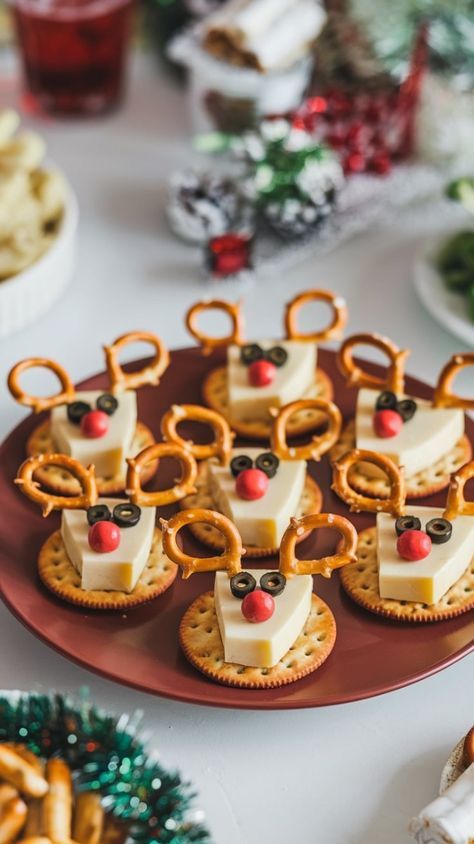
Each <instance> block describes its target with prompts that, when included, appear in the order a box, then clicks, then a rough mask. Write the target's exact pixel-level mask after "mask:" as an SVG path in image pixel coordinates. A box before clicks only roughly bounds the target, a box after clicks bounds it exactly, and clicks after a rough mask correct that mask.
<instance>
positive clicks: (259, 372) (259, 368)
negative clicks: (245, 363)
mask: <svg viewBox="0 0 474 844" xmlns="http://www.w3.org/2000/svg"><path fill="white" fill-rule="evenodd" d="M248 374H249V384H251V386H252V387H268V385H269V384H271V383H272V382H273V381H274V379H275V375H276V366H275V364H274V363H272V362H271V361H269V360H254V362H253V363H251V364H250V366H249V370H248Z"/></svg>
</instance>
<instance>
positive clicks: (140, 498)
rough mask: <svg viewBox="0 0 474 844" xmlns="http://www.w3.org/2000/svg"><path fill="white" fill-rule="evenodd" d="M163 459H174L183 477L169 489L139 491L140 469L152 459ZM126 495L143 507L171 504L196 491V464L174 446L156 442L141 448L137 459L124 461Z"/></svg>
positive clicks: (185, 453)
mask: <svg viewBox="0 0 474 844" xmlns="http://www.w3.org/2000/svg"><path fill="white" fill-rule="evenodd" d="M162 457H174V458H175V459H176V460H177V461H178V462H179V463H180V465H181V469H182V477H181V478H180V480H179V481H177V482H176V483H175V485H174V486H172V487H171V488H169V489H161V490H156V491H155V492H143V490H142V488H141V480H140V475H141V472H142V470H143V467H144V466H146V464H147V463H150V462H151V461H153V460H160V459H161V458H162ZM127 463H128V470H127V480H126V487H127V495H128V496H130V501H132V502H133V503H134V504H140V505H142V506H145V507H162V506H164V505H165V504H173V503H174V502H175V501H180V500H181V499H182V498H185V497H186V495H191V494H193V493H195V492H196V487H195V483H196V478H197V464H196V461H195V459H194V457H193V456H192V454H190V453H189V452H188V451H185V450H184V448H180V447H179V446H178V445H174V444H173V443H155V444H154V445H150V446H148V448H145V449H143V451H141V452H140V454H137V456H136V457H129V458H127Z"/></svg>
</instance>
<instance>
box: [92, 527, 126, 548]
mask: <svg viewBox="0 0 474 844" xmlns="http://www.w3.org/2000/svg"><path fill="white" fill-rule="evenodd" d="M88 540H89V545H90V547H91V548H92V550H93V551H95V552H96V553H97V554H110V552H111V551H115V550H116V548H118V547H119V545H120V528H119V527H117V525H116V524H115V523H114V522H96V523H95V524H93V525H92V526H91V527H90V528H89V534H88Z"/></svg>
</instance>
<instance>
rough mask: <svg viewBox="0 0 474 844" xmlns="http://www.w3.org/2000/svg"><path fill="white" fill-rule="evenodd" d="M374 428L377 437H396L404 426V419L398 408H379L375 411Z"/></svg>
mask: <svg viewBox="0 0 474 844" xmlns="http://www.w3.org/2000/svg"><path fill="white" fill-rule="evenodd" d="M372 424H373V429H374V433H375V435H376V436H377V437H381V438H382V439H388V438H389V437H396V436H397V434H399V433H400V431H401V430H402V428H403V419H402V417H401V416H400V414H399V413H397V411H396V410H377V411H376V413H374V418H373V422H372Z"/></svg>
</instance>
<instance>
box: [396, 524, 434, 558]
mask: <svg viewBox="0 0 474 844" xmlns="http://www.w3.org/2000/svg"><path fill="white" fill-rule="evenodd" d="M397 551H398V553H399V554H400V557H403V559H404V560H408V561H409V562H411V563H414V562H416V561H417V560H424V559H425V557H427V556H428V554H429V553H430V551H431V539H430V537H429V536H428V534H427V533H425V532H424V530H404V531H403V533H401V534H400V536H399V537H398V539H397Z"/></svg>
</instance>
